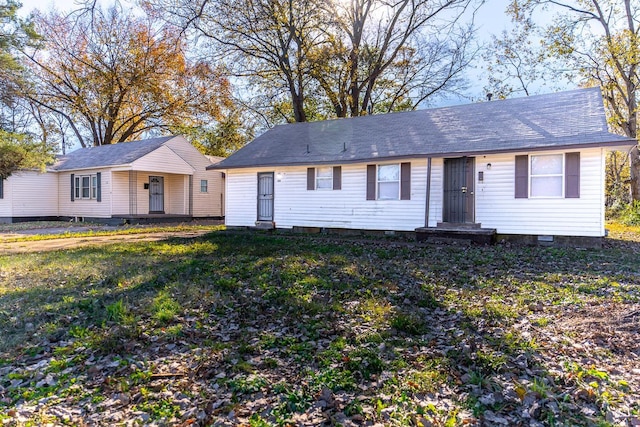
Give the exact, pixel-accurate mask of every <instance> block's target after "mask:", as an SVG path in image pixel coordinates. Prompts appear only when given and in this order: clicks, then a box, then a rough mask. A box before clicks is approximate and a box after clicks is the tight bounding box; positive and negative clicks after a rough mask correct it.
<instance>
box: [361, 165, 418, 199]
mask: <svg viewBox="0 0 640 427" xmlns="http://www.w3.org/2000/svg"><path fill="white" fill-rule="evenodd" d="M367 200H411V162H403V163H399V164H398V163H392V164H382V165H367Z"/></svg>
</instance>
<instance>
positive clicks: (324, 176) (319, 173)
mask: <svg viewBox="0 0 640 427" xmlns="http://www.w3.org/2000/svg"><path fill="white" fill-rule="evenodd" d="M331 189H333V168H332V167H320V168H317V170H316V190H331Z"/></svg>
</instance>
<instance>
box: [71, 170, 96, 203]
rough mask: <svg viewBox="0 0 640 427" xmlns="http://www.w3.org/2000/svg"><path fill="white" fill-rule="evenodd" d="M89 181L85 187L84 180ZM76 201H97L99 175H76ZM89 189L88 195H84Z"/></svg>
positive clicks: (74, 184)
mask: <svg viewBox="0 0 640 427" xmlns="http://www.w3.org/2000/svg"><path fill="white" fill-rule="evenodd" d="M85 179H86V180H87V181H88V184H89V185H88V186H87V187H85V186H84V180H85ZM73 186H74V200H95V199H97V198H98V175H96V174H91V175H75V176H74V183H73ZM85 189H87V192H88V195H87V196H85V195H84V190H85Z"/></svg>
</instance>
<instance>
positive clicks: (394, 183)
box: [378, 164, 400, 200]
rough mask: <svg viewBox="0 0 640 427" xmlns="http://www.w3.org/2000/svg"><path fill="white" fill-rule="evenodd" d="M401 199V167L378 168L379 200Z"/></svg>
mask: <svg viewBox="0 0 640 427" xmlns="http://www.w3.org/2000/svg"><path fill="white" fill-rule="evenodd" d="M399 198H400V165H398V164H395V165H379V166H378V200H398V199H399Z"/></svg>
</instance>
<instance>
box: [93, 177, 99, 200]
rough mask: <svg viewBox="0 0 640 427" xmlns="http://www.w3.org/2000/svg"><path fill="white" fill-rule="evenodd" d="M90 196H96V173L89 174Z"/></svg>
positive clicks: (94, 197) (95, 197)
mask: <svg viewBox="0 0 640 427" xmlns="http://www.w3.org/2000/svg"><path fill="white" fill-rule="evenodd" d="M91 198H92V199H97V198H98V177H97V176H96V175H91Z"/></svg>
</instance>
